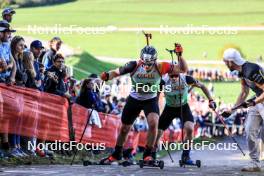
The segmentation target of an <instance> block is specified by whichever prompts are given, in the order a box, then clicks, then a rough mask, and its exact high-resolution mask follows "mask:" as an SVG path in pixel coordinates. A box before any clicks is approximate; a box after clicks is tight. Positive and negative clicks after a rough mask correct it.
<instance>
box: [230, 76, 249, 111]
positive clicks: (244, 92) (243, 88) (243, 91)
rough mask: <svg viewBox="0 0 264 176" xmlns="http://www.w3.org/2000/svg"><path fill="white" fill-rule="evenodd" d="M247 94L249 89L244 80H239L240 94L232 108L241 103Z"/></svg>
mask: <svg viewBox="0 0 264 176" xmlns="http://www.w3.org/2000/svg"><path fill="white" fill-rule="evenodd" d="M248 94H249V87H248V86H247V85H246V83H245V80H244V79H242V80H241V92H240V94H239V96H238V97H237V101H236V103H235V105H234V107H235V106H237V105H239V104H241V103H243V102H244V101H245V100H246V99H247V97H248Z"/></svg>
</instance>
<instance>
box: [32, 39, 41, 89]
mask: <svg viewBox="0 0 264 176" xmlns="http://www.w3.org/2000/svg"><path fill="white" fill-rule="evenodd" d="M43 49H44V47H43V45H42V43H41V41H39V40H35V41H33V42H32V43H31V44H30V51H31V52H32V53H33V56H34V62H33V65H34V69H35V71H36V77H35V81H36V87H37V88H38V89H39V90H40V91H43V79H44V77H43V76H41V72H40V64H41V63H40V62H39V58H40V55H41V53H42V50H43Z"/></svg>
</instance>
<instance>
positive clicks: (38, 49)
mask: <svg viewBox="0 0 264 176" xmlns="http://www.w3.org/2000/svg"><path fill="white" fill-rule="evenodd" d="M43 49H44V47H43V45H42V42H41V41H39V40H34V41H33V42H32V43H31V44H30V51H31V52H32V53H33V55H34V59H35V60H36V61H39V57H40V55H41V54H42V51H43Z"/></svg>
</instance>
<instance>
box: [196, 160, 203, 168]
mask: <svg viewBox="0 0 264 176" xmlns="http://www.w3.org/2000/svg"><path fill="white" fill-rule="evenodd" d="M195 163H196V166H197V167H198V168H200V167H201V166H202V162H201V160H196V162H195Z"/></svg>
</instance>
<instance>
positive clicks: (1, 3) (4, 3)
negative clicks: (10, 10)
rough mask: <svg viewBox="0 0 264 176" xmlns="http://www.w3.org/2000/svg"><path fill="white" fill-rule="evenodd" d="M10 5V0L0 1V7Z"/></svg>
mask: <svg viewBox="0 0 264 176" xmlns="http://www.w3.org/2000/svg"><path fill="white" fill-rule="evenodd" d="M9 5H10V0H1V1H0V8H1V9H2V8H5V7H7V6H9Z"/></svg>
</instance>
